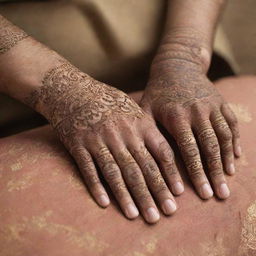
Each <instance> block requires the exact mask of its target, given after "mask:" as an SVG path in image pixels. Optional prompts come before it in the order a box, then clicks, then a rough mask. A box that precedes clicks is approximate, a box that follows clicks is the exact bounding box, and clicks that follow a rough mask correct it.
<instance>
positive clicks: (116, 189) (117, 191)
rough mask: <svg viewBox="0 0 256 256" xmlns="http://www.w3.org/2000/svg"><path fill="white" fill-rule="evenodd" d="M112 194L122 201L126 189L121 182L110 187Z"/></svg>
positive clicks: (125, 194)
mask: <svg viewBox="0 0 256 256" xmlns="http://www.w3.org/2000/svg"><path fill="white" fill-rule="evenodd" d="M111 189H112V192H113V193H114V195H115V196H117V197H118V198H119V199H122V198H124V197H126V196H127V189H126V186H125V184H124V183H123V182H115V183H113V184H112V185H111Z"/></svg>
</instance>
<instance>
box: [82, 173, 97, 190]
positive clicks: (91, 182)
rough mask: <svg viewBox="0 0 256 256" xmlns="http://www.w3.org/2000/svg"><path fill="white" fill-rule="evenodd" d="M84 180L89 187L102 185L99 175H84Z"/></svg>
mask: <svg viewBox="0 0 256 256" xmlns="http://www.w3.org/2000/svg"><path fill="white" fill-rule="evenodd" d="M84 180H85V182H86V184H87V185H88V186H89V187H93V186H95V185H97V184H99V183H101V182H100V180H99V178H98V176H97V175H92V174H91V173H90V174H84Z"/></svg>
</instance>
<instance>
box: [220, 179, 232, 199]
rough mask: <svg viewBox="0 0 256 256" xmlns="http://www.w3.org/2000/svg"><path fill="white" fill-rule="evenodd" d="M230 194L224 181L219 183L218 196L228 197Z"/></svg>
mask: <svg viewBox="0 0 256 256" xmlns="http://www.w3.org/2000/svg"><path fill="white" fill-rule="evenodd" d="M229 195H230V190H229V188H228V186H227V184H226V183H223V184H221V185H220V196H221V197H222V198H228V197H229Z"/></svg>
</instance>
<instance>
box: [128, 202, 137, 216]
mask: <svg viewBox="0 0 256 256" xmlns="http://www.w3.org/2000/svg"><path fill="white" fill-rule="evenodd" d="M125 212H126V216H127V217H128V218H131V219H133V218H136V217H138V216H139V211H138V209H137V208H136V207H135V206H134V205H133V204H131V203H130V204H128V205H127V206H126V209H125Z"/></svg>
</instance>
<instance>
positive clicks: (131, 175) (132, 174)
mask: <svg viewBox="0 0 256 256" xmlns="http://www.w3.org/2000/svg"><path fill="white" fill-rule="evenodd" d="M125 176H126V182H127V183H128V184H137V183H140V182H141V180H142V174H141V170H140V169H138V168H137V166H134V165H129V167H128V168H126V175H125Z"/></svg>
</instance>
